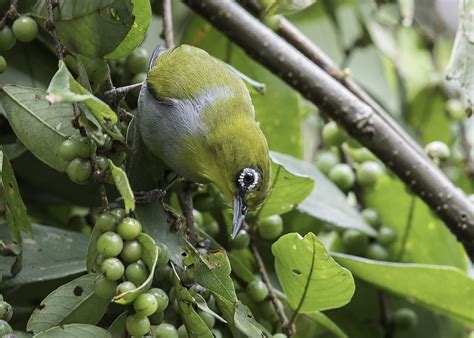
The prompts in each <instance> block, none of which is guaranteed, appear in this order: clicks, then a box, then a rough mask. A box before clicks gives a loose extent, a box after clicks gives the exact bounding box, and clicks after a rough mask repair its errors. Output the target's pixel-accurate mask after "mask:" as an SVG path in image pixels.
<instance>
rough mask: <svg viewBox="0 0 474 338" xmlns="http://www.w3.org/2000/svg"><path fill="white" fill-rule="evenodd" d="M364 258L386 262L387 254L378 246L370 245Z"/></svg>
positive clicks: (376, 244)
mask: <svg viewBox="0 0 474 338" xmlns="http://www.w3.org/2000/svg"><path fill="white" fill-rule="evenodd" d="M365 256H366V257H367V258H369V259H373V260H376V261H386V260H388V257H389V254H388V251H387V249H385V248H384V247H383V246H381V245H380V244H378V243H372V244H369V246H368V247H367V250H366V252H365Z"/></svg>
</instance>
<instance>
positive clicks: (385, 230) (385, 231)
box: [377, 227, 397, 246]
mask: <svg viewBox="0 0 474 338" xmlns="http://www.w3.org/2000/svg"><path fill="white" fill-rule="evenodd" d="M396 238H397V233H396V232H395V229H394V228H390V227H381V228H380V230H379V234H378V236H377V241H378V242H379V243H380V244H382V245H385V246H387V245H390V244H392V243H393V242H394V241H395V239H396Z"/></svg>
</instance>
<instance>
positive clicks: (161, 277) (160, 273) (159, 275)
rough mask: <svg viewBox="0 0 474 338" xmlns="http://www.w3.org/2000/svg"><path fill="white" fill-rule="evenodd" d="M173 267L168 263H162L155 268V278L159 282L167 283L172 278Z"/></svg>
mask: <svg viewBox="0 0 474 338" xmlns="http://www.w3.org/2000/svg"><path fill="white" fill-rule="evenodd" d="M172 276H173V269H172V268H171V267H170V266H169V265H163V266H161V267H159V268H157V269H156V272H155V280H156V281H157V282H158V283H159V284H161V283H165V284H166V283H169V282H171V280H172Z"/></svg>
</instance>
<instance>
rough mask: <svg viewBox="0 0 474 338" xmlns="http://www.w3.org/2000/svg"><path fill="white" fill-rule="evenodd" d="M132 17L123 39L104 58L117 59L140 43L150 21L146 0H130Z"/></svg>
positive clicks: (148, 2)
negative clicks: (129, 27)
mask: <svg viewBox="0 0 474 338" xmlns="http://www.w3.org/2000/svg"><path fill="white" fill-rule="evenodd" d="M132 6H133V11H132V15H133V17H134V20H133V25H132V28H131V29H130V31H129V32H128V34H127V36H126V37H125V39H123V40H122V42H121V43H120V45H118V46H117V47H116V48H115V49H114V50H113V51H112V52H110V53H109V54H107V55H105V56H104V59H108V60H117V59H120V58H122V57H124V56H127V55H128V54H130V52H131V51H133V50H134V49H135V48H137V47H138V45H139V44H140V43H142V41H143V39H144V38H145V33H146V31H147V29H148V26H149V25H150V22H151V6H150V1H148V0H132Z"/></svg>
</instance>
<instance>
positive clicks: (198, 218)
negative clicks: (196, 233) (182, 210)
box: [193, 209, 204, 227]
mask: <svg viewBox="0 0 474 338" xmlns="http://www.w3.org/2000/svg"><path fill="white" fill-rule="evenodd" d="M193 220H194V224H196V225H197V226H199V227H201V226H202V224H203V223H204V217H203V216H202V214H201V213H200V212H199V211H197V210H196V209H193Z"/></svg>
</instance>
